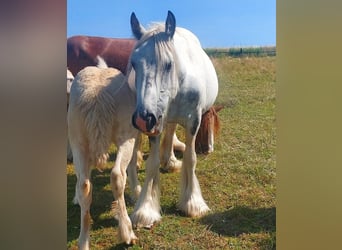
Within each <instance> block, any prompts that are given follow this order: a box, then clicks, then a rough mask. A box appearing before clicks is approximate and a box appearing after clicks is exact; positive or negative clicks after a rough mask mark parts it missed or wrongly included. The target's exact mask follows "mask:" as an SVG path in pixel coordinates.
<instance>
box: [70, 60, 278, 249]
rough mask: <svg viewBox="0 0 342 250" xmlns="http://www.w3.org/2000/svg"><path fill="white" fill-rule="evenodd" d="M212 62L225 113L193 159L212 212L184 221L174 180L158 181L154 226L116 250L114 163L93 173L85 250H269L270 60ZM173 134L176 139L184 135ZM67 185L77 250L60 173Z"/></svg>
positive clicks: (166, 176)
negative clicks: (206, 151)
mask: <svg viewBox="0 0 342 250" xmlns="http://www.w3.org/2000/svg"><path fill="white" fill-rule="evenodd" d="M212 60H213V63H214V65H215V68H216V71H217V75H218V78H219V95H218V97H217V100H216V104H221V105H224V106H225V108H224V109H223V110H221V111H220V113H219V117H220V121H221V130H220V133H219V135H218V137H217V138H216V142H215V151H214V152H213V153H212V154H210V155H198V162H197V168H196V173H197V177H198V179H199V182H200V185H201V188H202V193H203V197H204V199H205V200H206V201H207V204H208V205H209V207H210V208H211V212H210V213H209V214H207V215H206V216H204V217H203V218H196V219H193V218H188V217H184V216H183V215H182V214H181V213H180V211H179V210H178V209H177V206H176V205H177V201H178V197H179V195H178V193H179V181H180V176H179V173H172V174H170V173H161V207H162V220H161V222H160V223H158V224H157V225H155V226H154V227H153V228H152V229H151V230H146V229H139V230H135V232H136V235H137V236H138V237H139V241H138V243H137V245H135V246H125V245H123V244H118V242H117V221H115V219H114V218H113V216H112V214H111V212H110V206H111V202H112V201H113V197H112V193H111V189H110V184H109V174H110V167H111V166H112V165H113V162H108V165H107V168H106V169H105V171H104V172H102V173H100V172H98V171H97V170H93V173H92V183H93V185H94V189H93V202H92V207H91V214H92V218H93V224H92V229H91V249H275V248H276V208H275V207H276V197H275V195H276V164H275V148H276V131H275V102H276V100H275V60H276V58H275V57H243V58H232V57H219V58H212ZM177 132H178V134H179V137H180V138H183V136H184V135H183V131H182V130H181V129H179V130H178V131H177ZM145 148H146V147H145ZM111 151H112V152H114V151H115V148H114V147H112V148H111ZM113 155H114V154H113ZM180 157H181V156H180ZM113 158H114V157H112V159H111V160H113ZM144 174H145V171H144V168H142V169H141V170H139V179H140V181H141V183H143V180H144ZM67 178H68V193H67V202H68V204H67V209H68V210H67V225H68V229H67V232H68V235H67V240H68V242H67V247H68V248H69V249H77V247H76V246H77V237H78V234H79V225H80V223H79V221H80V219H79V216H80V215H79V214H80V209H79V206H77V205H73V203H72V199H73V196H74V188H75V182H76V176H75V174H74V171H73V166H72V165H71V164H70V165H67ZM129 196H130V192H129V189H128V188H127V190H126V195H125V197H126V201H127V206H128V212H129V213H131V212H132V210H133V206H134V204H133V202H132V200H131V199H130V198H129Z"/></svg>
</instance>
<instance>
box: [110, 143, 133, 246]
mask: <svg viewBox="0 0 342 250" xmlns="http://www.w3.org/2000/svg"><path fill="white" fill-rule="evenodd" d="M134 141H135V140H134V139H129V140H127V141H125V142H123V143H120V142H119V143H118V144H117V145H118V152H117V156H116V160H115V165H114V167H113V169H112V172H111V175H110V181H111V186H112V192H113V195H114V198H115V199H116V200H115V201H114V202H113V205H112V208H113V211H114V213H115V217H116V218H117V219H118V221H119V237H120V240H121V241H122V242H125V243H126V244H134V243H135V241H136V240H137V239H138V238H137V237H136V236H135V234H134V232H133V229H132V223H131V220H130V219H129V217H128V214H127V210H126V204H125V197H124V191H125V184H126V178H127V175H126V169H127V165H128V163H129V161H130V160H131V157H132V152H133V148H134Z"/></svg>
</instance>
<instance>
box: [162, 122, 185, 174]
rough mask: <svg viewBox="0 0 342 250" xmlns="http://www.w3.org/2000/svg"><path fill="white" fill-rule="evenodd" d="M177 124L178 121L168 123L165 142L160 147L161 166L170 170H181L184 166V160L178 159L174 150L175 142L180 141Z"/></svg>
mask: <svg viewBox="0 0 342 250" xmlns="http://www.w3.org/2000/svg"><path fill="white" fill-rule="evenodd" d="M176 126H177V124H176V123H169V124H167V125H166V129H165V133H164V138H163V142H162V145H161V149H160V151H161V154H160V161H161V167H162V168H163V169H164V170H165V171H168V172H179V171H180V169H181V167H182V162H181V161H179V160H177V158H176V156H175V154H174V152H173V144H174V143H177V141H178V138H177V136H176V134H175V130H176ZM180 143H181V142H180ZM184 148H185V146H184Z"/></svg>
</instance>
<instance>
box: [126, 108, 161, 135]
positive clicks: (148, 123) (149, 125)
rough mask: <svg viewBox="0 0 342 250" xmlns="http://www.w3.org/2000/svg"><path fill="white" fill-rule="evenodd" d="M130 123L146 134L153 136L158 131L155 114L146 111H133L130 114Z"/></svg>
mask: <svg viewBox="0 0 342 250" xmlns="http://www.w3.org/2000/svg"><path fill="white" fill-rule="evenodd" d="M132 124H133V126H134V127H135V128H136V129H138V130H140V131H141V132H143V133H145V134H146V135H148V136H155V135H158V134H159V133H160V132H159V130H158V129H157V119H156V117H155V115H153V114H151V113H148V112H146V111H144V112H137V111H135V112H134V114H133V116H132Z"/></svg>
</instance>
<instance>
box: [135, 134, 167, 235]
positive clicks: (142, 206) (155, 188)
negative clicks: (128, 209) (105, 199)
mask: <svg viewBox="0 0 342 250" xmlns="http://www.w3.org/2000/svg"><path fill="white" fill-rule="evenodd" d="M149 140H150V144H151V150H150V155H149V157H148V159H147V161H146V178H145V182H144V185H143V188H142V190H141V193H140V196H139V198H138V201H137V203H136V205H135V208H134V212H133V214H132V215H131V219H132V223H133V225H134V226H136V227H145V228H150V227H151V226H152V225H153V224H154V223H155V222H157V221H159V220H160V219H161V215H160V205H159V196H160V191H159V165H160V160H159V144H160V135H159V136H155V137H149Z"/></svg>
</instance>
